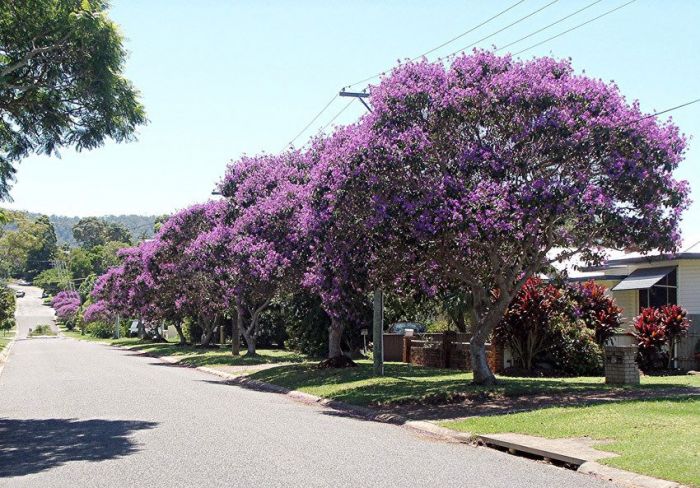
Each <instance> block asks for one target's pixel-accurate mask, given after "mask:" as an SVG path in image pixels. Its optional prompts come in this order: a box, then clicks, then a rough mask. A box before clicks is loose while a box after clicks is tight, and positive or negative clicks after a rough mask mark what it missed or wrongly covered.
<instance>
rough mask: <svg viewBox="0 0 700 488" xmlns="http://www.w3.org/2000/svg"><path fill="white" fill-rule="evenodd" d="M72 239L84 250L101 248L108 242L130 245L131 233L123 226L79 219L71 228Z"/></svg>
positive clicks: (91, 219)
mask: <svg viewBox="0 0 700 488" xmlns="http://www.w3.org/2000/svg"><path fill="white" fill-rule="evenodd" d="M73 237H74V238H75V240H76V241H77V242H78V243H80V245H81V246H82V247H83V248H85V249H92V248H94V247H97V246H103V245H105V244H106V243H108V242H123V243H125V244H131V233H130V232H129V230H128V229H127V228H126V227H125V226H124V225H122V224H117V223H110V222H107V221H106V220H103V219H100V218H97V217H86V218H84V219H80V220H79V221H78V223H77V224H75V226H74V227H73Z"/></svg>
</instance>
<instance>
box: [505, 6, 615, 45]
mask: <svg viewBox="0 0 700 488" xmlns="http://www.w3.org/2000/svg"><path fill="white" fill-rule="evenodd" d="M602 1H603V0H596V1H595V2H592V3H589V4H588V5H586V6H585V7H583V8H580V9H578V10H577V11H576V12H572V13H570V14H569V15H567V16H565V17H562V18H561V19H559V20H556V21H554V22H552V23H551V24H549V25H546V26H544V27H542V28H541V29H538V30H536V31H535V32H531V33H530V34H528V35H526V36H524V37H521V38H520V39H517V40H515V41H513V42H510V43H508V44H506V45H505V46H501V47H499V48H498V49H496V51H501V50H503V49H505V48H507V47H510V46H512V45H513V44H517V43H519V42H520V41H524V40H525V39H528V38H530V37H532V36H534V35H535V34H539V33H540V32H542V31H544V30H547V29H549V28H550V27H552V26H555V25H557V24H559V23H560V22H563V21H565V20H566V19H568V18H570V17H573V16H574V15H576V14H579V13H581V12H583V11H584V10H586V9H588V8H590V7H592V6H593V5H595V4H597V3H600V2H602Z"/></svg>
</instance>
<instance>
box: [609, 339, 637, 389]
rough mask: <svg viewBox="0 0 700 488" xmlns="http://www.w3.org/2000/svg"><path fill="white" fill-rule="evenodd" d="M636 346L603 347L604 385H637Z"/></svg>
mask: <svg viewBox="0 0 700 488" xmlns="http://www.w3.org/2000/svg"><path fill="white" fill-rule="evenodd" d="M636 357H637V346H605V383H606V384H608V385H638V384H639V368H638V367H637V362H636V361H635V359H636Z"/></svg>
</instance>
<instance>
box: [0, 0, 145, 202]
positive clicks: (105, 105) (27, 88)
mask: <svg viewBox="0 0 700 488" xmlns="http://www.w3.org/2000/svg"><path fill="white" fill-rule="evenodd" d="M107 9H108V3H107V2H106V1H105V0H3V1H2V2H0V115H1V117H0V200H2V199H8V198H9V195H8V191H9V185H10V182H11V181H12V180H13V179H14V174H15V168H14V164H15V163H16V162H18V161H20V160H21V159H23V158H24V157H26V156H27V155H29V154H31V153H39V154H49V155H50V154H54V153H56V152H57V151H58V150H59V148H61V147H67V146H70V147H75V148H76V149H77V150H82V149H92V148H95V147H98V146H100V145H102V144H103V143H104V140H105V139H108V138H109V139H113V140H115V141H117V142H121V141H128V140H131V139H133V137H134V131H135V129H136V127H137V126H138V125H141V124H144V123H145V122H146V116H145V113H144V109H143V107H142V105H141V104H140V102H139V100H138V93H137V91H136V90H135V89H134V87H133V86H132V85H131V83H130V82H129V81H128V80H127V79H125V78H124V77H123V76H122V72H123V68H124V61H125V59H126V50H125V49H124V47H123V46H122V42H123V39H122V36H121V34H120V32H119V28H118V27H117V25H116V24H114V22H112V21H111V20H110V19H109V17H108V16H107Z"/></svg>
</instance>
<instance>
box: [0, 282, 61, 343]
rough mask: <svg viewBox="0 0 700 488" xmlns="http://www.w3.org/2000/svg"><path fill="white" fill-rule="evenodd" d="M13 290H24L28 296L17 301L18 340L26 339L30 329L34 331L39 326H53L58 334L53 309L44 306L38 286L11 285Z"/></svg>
mask: <svg viewBox="0 0 700 488" xmlns="http://www.w3.org/2000/svg"><path fill="white" fill-rule="evenodd" d="M10 288H12V289H13V290H22V291H24V292H25V293H26V295H25V296H24V297H22V298H18V299H17V312H16V313H15V319H16V320H17V338H18V339H24V338H26V337H27V335H28V334H29V329H34V328H35V327H36V326H37V325H44V324H46V325H51V327H52V328H53V329H54V330H55V331H57V332H58V328H57V327H56V325H55V323H54V320H55V315H54V312H53V309H52V308H51V307H48V306H46V305H44V304H43V303H44V301H43V299H42V298H41V292H42V290H41V288H37V287H36V286H19V285H10Z"/></svg>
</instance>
